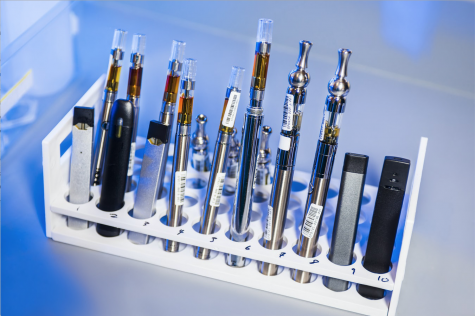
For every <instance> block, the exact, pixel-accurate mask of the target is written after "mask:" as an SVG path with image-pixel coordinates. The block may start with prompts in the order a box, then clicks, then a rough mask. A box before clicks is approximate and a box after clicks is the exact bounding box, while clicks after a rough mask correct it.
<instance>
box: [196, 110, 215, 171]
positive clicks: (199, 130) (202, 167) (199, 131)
mask: <svg viewBox="0 0 475 316" xmlns="http://www.w3.org/2000/svg"><path fill="white" fill-rule="evenodd" d="M207 122H208V118H207V117H206V115H204V114H200V115H198V116H197V117H196V123H197V124H196V130H195V132H194V133H193V135H192V137H191V166H192V167H193V168H194V169H196V170H197V171H200V172H208V171H210V170H211V162H210V160H209V154H208V142H209V137H208V134H206V123H207Z"/></svg>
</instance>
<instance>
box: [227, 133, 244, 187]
mask: <svg viewBox="0 0 475 316" xmlns="http://www.w3.org/2000/svg"><path fill="white" fill-rule="evenodd" d="M236 135H237V128H233V133H232V134H231V144H230V146H229V154H228V160H227V167H226V177H229V178H236V176H237V170H238V163H239V148H240V147H241V144H240V143H239V140H237V139H236ZM233 192H234V191H233Z"/></svg>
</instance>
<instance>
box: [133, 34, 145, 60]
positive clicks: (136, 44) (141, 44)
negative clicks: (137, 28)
mask: <svg viewBox="0 0 475 316" xmlns="http://www.w3.org/2000/svg"><path fill="white" fill-rule="evenodd" d="M146 40H147V36H146V35H144V34H134V36H133V37H132V54H140V55H143V54H144V53H145V42H146Z"/></svg>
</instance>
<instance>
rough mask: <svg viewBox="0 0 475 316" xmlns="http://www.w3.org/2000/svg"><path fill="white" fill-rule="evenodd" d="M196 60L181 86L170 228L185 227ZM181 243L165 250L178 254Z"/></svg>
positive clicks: (190, 62) (171, 243)
mask: <svg viewBox="0 0 475 316" xmlns="http://www.w3.org/2000/svg"><path fill="white" fill-rule="evenodd" d="M195 79H196V60H195V59H191V58H188V59H186V60H185V63H184V67H183V77H182V79H181V83H180V90H181V91H180V101H179V106H178V119H177V122H178V125H177V127H176V134H175V153H174V155H173V169H172V177H171V178H172V179H171V183H170V195H169V202H168V205H169V206H168V210H167V225H168V226H172V227H177V226H180V225H181V219H182V212H183V205H184V204H185V185H186V169H187V166H188V153H189V150H190V136H191V118H192V115H193V96H194V91H195ZM179 246H180V243H178V242H176V241H173V240H165V242H164V248H165V251H168V252H177V251H178V248H179Z"/></svg>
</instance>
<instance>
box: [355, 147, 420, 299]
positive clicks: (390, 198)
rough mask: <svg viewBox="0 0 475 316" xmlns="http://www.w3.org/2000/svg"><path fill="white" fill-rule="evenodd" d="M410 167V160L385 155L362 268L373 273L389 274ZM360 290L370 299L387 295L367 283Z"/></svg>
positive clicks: (360, 285) (360, 286)
mask: <svg viewBox="0 0 475 316" xmlns="http://www.w3.org/2000/svg"><path fill="white" fill-rule="evenodd" d="M410 166H411V162H410V161H409V160H408V159H404V158H398V157H392V156H386V157H385V158H384V164H383V171H382V172H381V179H380V180H379V187H378V194H377V195H376V201H375V204H374V212H373V218H372V220H371V228H370V230H369V236H368V244H367V246H366V254H365V257H364V262H363V267H364V268H365V269H366V270H368V271H370V272H373V273H386V272H388V271H389V270H390V267H391V257H392V254H393V249H394V242H395V240H396V233H397V226H398V224H399V217H400V216H401V208H402V204H403V202H404V195H405V193H406V185H407V179H408V177H409V168H410ZM357 291H358V293H360V294H361V295H362V296H364V297H366V298H369V299H380V298H383V297H384V290H383V289H378V288H376V287H372V286H368V285H363V284H359V285H358V287H357Z"/></svg>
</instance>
